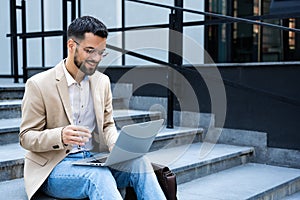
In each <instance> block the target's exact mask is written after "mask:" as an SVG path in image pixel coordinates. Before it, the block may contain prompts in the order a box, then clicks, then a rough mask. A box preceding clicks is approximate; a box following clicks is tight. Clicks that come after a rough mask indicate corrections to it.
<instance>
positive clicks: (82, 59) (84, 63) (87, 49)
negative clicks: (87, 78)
mask: <svg viewBox="0 0 300 200" xmlns="http://www.w3.org/2000/svg"><path fill="white" fill-rule="evenodd" d="M73 41H74V42H75V44H76V50H75V53H74V64H75V65H76V66H77V68H78V69H79V70H80V71H82V72H83V73H84V74H86V75H92V74H94V73H95V71H96V70H97V66H98V64H99V62H100V61H101V59H102V58H103V57H104V56H105V55H106V53H105V48H106V38H102V37H99V36H95V35H94V34H92V33H86V34H85V38H84V40H81V41H76V40H73Z"/></svg>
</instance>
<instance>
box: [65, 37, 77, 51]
mask: <svg viewBox="0 0 300 200" xmlns="http://www.w3.org/2000/svg"><path fill="white" fill-rule="evenodd" d="M67 47H68V49H69V50H72V49H73V48H76V44H75V42H74V41H73V40H72V39H68V41H67Z"/></svg>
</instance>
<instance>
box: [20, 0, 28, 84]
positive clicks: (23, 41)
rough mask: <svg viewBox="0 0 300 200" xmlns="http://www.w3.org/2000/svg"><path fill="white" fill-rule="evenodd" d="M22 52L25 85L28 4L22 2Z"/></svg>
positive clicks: (23, 0) (26, 75)
mask: <svg viewBox="0 0 300 200" xmlns="http://www.w3.org/2000/svg"><path fill="white" fill-rule="evenodd" d="M21 3H22V34H23V36H22V51H23V83H26V81H27V78H28V71H27V38H26V37H25V36H24V34H26V2H25V0H22V2H21Z"/></svg>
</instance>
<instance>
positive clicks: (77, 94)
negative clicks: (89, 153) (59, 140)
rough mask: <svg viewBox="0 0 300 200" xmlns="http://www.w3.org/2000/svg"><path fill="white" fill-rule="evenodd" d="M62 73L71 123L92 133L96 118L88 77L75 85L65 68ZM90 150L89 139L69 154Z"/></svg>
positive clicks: (90, 143)
mask: <svg viewBox="0 0 300 200" xmlns="http://www.w3.org/2000/svg"><path fill="white" fill-rule="evenodd" d="M64 72H65V75H66V79H67V83H68V88H69V97H70V104H71V108H72V113H73V115H72V116H73V123H74V125H78V126H84V127H86V128H88V129H89V131H90V133H92V132H93V131H94V129H95V128H96V116H95V112H94V103H93V97H92V93H91V89H90V82H89V77H88V76H85V77H84V79H83V80H82V81H81V82H80V83H77V82H76V81H75V80H74V78H73V77H72V76H71V74H70V73H69V72H68V70H67V69H66V66H65V67H64ZM92 148H93V145H92V138H91V139H90V140H89V142H87V143H86V144H85V146H74V147H73V149H72V150H71V153H75V152H78V151H82V150H91V149H92Z"/></svg>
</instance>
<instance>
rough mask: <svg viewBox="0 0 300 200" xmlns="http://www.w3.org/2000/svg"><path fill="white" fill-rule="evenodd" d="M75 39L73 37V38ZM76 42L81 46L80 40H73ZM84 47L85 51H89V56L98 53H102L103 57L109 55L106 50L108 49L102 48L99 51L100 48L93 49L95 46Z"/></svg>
mask: <svg viewBox="0 0 300 200" xmlns="http://www.w3.org/2000/svg"><path fill="white" fill-rule="evenodd" d="M72 40H73V39H72ZM73 41H74V42H75V43H76V45H78V46H80V43H79V42H77V41H75V40H73ZM82 49H83V51H84V52H85V53H87V54H88V55H89V56H93V55H96V54H98V55H100V56H101V57H102V58H104V57H105V56H107V55H108V52H107V51H106V50H100V51H98V50H96V49H93V48H87V47H86V48H82Z"/></svg>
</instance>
